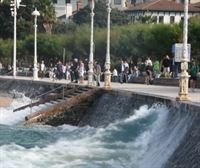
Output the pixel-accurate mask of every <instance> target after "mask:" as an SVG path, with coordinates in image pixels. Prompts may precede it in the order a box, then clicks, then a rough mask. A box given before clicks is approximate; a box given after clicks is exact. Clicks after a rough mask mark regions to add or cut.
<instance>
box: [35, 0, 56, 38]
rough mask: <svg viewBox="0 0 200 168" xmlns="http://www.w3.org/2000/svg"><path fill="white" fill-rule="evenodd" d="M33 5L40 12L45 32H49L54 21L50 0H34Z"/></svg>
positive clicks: (53, 11) (54, 15) (54, 16)
mask: <svg viewBox="0 0 200 168" xmlns="http://www.w3.org/2000/svg"><path fill="white" fill-rule="evenodd" d="M35 6H36V7H37V8H38V10H39V11H40V14H41V20H42V24H43V27H44V29H45V31H46V33H49V34H51V32H52V27H53V24H54V23H55V21H56V14H55V8H54V6H53V3H52V1H51V0H37V1H36V0H35Z"/></svg>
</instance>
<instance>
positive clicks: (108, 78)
mask: <svg viewBox="0 0 200 168" xmlns="http://www.w3.org/2000/svg"><path fill="white" fill-rule="evenodd" d="M104 88H105V89H108V90H110V89H111V72H110V70H106V71H105V72H104Z"/></svg>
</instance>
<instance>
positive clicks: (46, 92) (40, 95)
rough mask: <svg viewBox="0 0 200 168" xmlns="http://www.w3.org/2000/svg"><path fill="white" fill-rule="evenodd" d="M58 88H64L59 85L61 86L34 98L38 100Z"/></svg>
mask: <svg viewBox="0 0 200 168" xmlns="http://www.w3.org/2000/svg"><path fill="white" fill-rule="evenodd" d="M59 88H63V89H64V88H65V86H63V85H61V86H58V87H57V88H54V89H52V90H50V91H47V92H45V93H43V94H41V95H38V96H36V97H35V98H40V97H42V96H44V95H47V94H48V93H51V92H53V91H55V90H57V89H59Z"/></svg>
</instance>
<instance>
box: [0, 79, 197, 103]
mask: <svg viewBox="0 0 200 168" xmlns="http://www.w3.org/2000/svg"><path fill="white" fill-rule="evenodd" d="M1 79H2V80H6V79H13V77H12V76H0V80H1ZM15 80H29V81H30V80H33V78H32V77H21V76H17V77H16V78H15ZM38 81H39V82H44V83H56V84H69V83H70V81H67V80H64V79H62V80H56V81H52V80H50V79H49V78H43V79H41V78H39V79H38ZM0 85H1V83H0ZM80 85H87V81H84V83H83V84H80ZM103 85H104V83H103V82H101V87H103ZM112 89H114V90H126V91H132V92H135V93H141V94H146V95H152V96H156V97H161V98H162V97H163V98H168V99H171V100H175V99H176V97H177V96H178V93H179V87H174V86H159V85H146V84H135V83H123V84H120V83H116V82H115V83H112ZM189 97H190V101H189V102H190V103H194V104H198V105H200V89H195V92H191V91H190V89H189Z"/></svg>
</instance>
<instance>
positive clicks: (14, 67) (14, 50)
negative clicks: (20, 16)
mask: <svg viewBox="0 0 200 168" xmlns="http://www.w3.org/2000/svg"><path fill="white" fill-rule="evenodd" d="M16 4H17V0H14V6H13V7H14V11H13V12H14V13H13V15H14V37H13V38H14V44H13V77H14V78H16V54H17V5H16Z"/></svg>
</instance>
